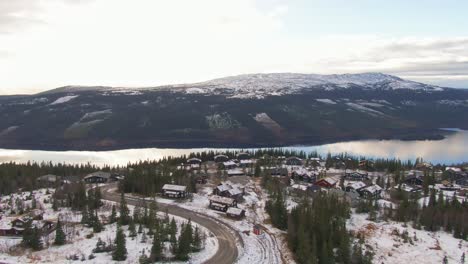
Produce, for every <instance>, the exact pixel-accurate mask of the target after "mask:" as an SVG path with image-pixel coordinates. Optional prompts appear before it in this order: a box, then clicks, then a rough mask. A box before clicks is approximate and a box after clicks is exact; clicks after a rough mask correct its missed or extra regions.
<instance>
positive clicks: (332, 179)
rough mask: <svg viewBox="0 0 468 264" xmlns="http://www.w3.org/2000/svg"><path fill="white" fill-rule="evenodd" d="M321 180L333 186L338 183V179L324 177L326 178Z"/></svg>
mask: <svg viewBox="0 0 468 264" xmlns="http://www.w3.org/2000/svg"><path fill="white" fill-rule="evenodd" d="M323 180H324V181H326V182H328V183H329V184H330V185H335V184H336V183H337V182H339V181H340V179H339V178H337V177H326V178H323Z"/></svg>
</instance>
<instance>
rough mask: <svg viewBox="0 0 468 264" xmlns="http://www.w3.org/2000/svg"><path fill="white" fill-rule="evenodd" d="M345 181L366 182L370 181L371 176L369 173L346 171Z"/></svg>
mask: <svg viewBox="0 0 468 264" xmlns="http://www.w3.org/2000/svg"><path fill="white" fill-rule="evenodd" d="M344 179H345V180H347V181H364V180H369V176H368V174H367V172H359V171H349V172H348V171H346V172H345V175H344Z"/></svg>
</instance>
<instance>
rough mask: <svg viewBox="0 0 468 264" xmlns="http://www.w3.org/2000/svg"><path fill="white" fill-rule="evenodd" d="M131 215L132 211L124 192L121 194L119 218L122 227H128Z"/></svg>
mask: <svg viewBox="0 0 468 264" xmlns="http://www.w3.org/2000/svg"><path fill="white" fill-rule="evenodd" d="M129 214H130V211H129V209H128V206H127V201H126V200H125V195H124V193H123V192H122V193H121V194H120V216H119V224H120V225H128V222H129Z"/></svg>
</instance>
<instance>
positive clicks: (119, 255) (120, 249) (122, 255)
mask: <svg viewBox="0 0 468 264" xmlns="http://www.w3.org/2000/svg"><path fill="white" fill-rule="evenodd" d="M114 243H115V248H114V251H113V252H112V259H113V260H116V261H123V260H126V259H127V248H126V246H125V235H124V233H123V231H122V229H121V228H120V227H117V232H116V236H115V241H114Z"/></svg>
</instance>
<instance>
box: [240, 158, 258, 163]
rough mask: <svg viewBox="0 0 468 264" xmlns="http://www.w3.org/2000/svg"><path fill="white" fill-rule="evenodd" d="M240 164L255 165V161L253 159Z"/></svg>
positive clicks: (242, 161)
mask: <svg viewBox="0 0 468 264" xmlns="http://www.w3.org/2000/svg"><path fill="white" fill-rule="evenodd" d="M240 163H241V164H253V163H255V160H253V159H246V160H241V161H240Z"/></svg>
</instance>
